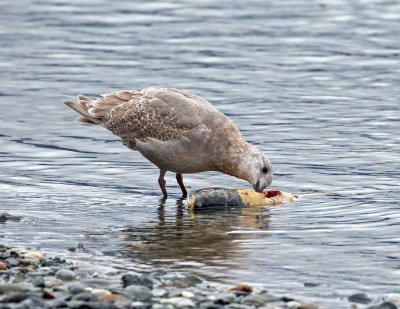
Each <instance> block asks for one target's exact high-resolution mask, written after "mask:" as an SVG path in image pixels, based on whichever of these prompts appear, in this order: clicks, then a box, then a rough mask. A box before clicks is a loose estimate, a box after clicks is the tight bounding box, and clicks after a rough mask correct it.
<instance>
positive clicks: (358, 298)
mask: <svg viewBox="0 0 400 309" xmlns="http://www.w3.org/2000/svg"><path fill="white" fill-rule="evenodd" d="M348 300H349V301H350V302H352V303H357V304H364V305H365V304H369V303H370V302H371V301H372V300H371V299H370V298H369V297H368V295H367V294H365V293H357V294H353V295H351V296H349V297H348Z"/></svg>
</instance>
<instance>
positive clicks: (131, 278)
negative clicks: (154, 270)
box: [122, 273, 153, 289]
mask: <svg viewBox="0 0 400 309" xmlns="http://www.w3.org/2000/svg"><path fill="white" fill-rule="evenodd" d="M122 282H123V286H124V287H127V286H129V285H142V286H145V287H148V288H149V289H152V288H153V281H152V280H151V279H150V278H149V276H147V275H140V274H135V273H127V274H126V275H124V276H122Z"/></svg>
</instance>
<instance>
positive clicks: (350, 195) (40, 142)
mask: <svg viewBox="0 0 400 309" xmlns="http://www.w3.org/2000/svg"><path fill="white" fill-rule="evenodd" d="M399 38H400V4H399V2H397V1H327V2H326V3H325V2H318V1H238V0H237V1H236V0H234V1H232V0H231V1H218V3H215V2H214V1H200V0H198V1H190V2H189V1H188V2H185V1H173V2H168V1H152V2H147V1H140V2H133V1H130V2H129V1H112V2H111V1H100V0H99V1H65V0H56V1H55V0H41V1H34V3H30V2H28V1H13V2H11V1H0V46H1V48H0V107H1V112H0V207H1V211H2V212H3V211H7V212H9V213H11V214H13V215H20V216H22V217H23V220H22V221H20V222H6V223H5V224H0V237H1V240H0V241H1V242H2V243H7V244H11V245H16V246H23V247H26V248H35V249H40V250H44V251H45V252H50V253H56V254H61V255H64V256H66V257H73V258H79V257H80V256H82V258H83V257H84V258H85V259H87V260H88V261H93V263H95V262H96V263H103V264H108V265H111V266H115V267H118V268H122V269H140V270H157V269H167V270H168V269H174V270H177V271H182V272H186V271H189V272H195V273H198V274H200V275H201V276H203V277H204V278H207V279H208V280H210V281H213V282H217V283H222V284H233V283H242V282H247V283H250V284H254V285H259V286H263V287H266V288H267V289H269V290H271V291H273V292H274V293H276V294H281V295H293V296H294V297H297V298H300V299H305V300H308V301H315V302H317V303H319V304H325V305H328V306H335V308H339V307H341V306H343V307H348V304H347V300H346V298H347V296H349V295H351V294H352V293H355V292H365V293H368V295H370V296H371V297H378V296H382V295H385V294H386V293H392V292H396V291H397V292H398V291H399V282H400V249H399V248H400V246H399V245H400V225H399V224H400V213H399V202H398V196H399V181H400V179H399V178H400V177H399V171H400V137H399V133H400V123H399V116H400V113H399V110H400V109H399V100H400V88H399V84H400V43H399ZM149 86H170V87H177V88H183V89H186V90H188V91H192V92H194V93H196V94H198V95H201V96H204V97H205V98H207V99H208V100H209V101H211V102H212V103H213V104H214V105H215V106H216V107H217V108H218V109H220V110H221V111H222V112H224V113H225V114H227V115H228V116H230V117H231V118H232V119H233V120H234V121H235V122H236V124H237V125H238V127H239V128H240V129H241V131H242V132H243V134H244V136H245V137H246V139H247V140H248V141H250V142H251V143H253V144H255V145H257V146H258V147H259V148H260V149H262V150H263V151H265V152H266V153H267V154H268V155H269V157H270V158H271V160H272V162H273V166H274V171H275V178H274V182H273V187H275V188H280V189H282V190H285V191H289V192H338V191H341V190H345V191H343V192H342V193H341V194H336V195H332V194H321V195H313V196H308V197H304V198H303V199H300V200H299V201H296V202H295V203H293V204H290V205H286V206H283V207H276V208H272V209H257V208H255V209H241V210H229V209H228V210H224V211H219V212H213V211H208V212H202V213H195V214H193V213H190V212H188V210H187V208H186V205H185V203H183V204H182V203H180V202H179V201H177V199H178V198H179V195H180V191H179V187H178V186H177V185H176V182H175V178H174V175H173V174H168V175H167V189H168V191H169V192H170V198H169V199H168V200H167V202H166V204H165V205H164V206H163V207H160V203H159V195H160V190H159V188H158V184H157V177H158V170H157V169H156V168H155V167H154V166H152V165H151V164H150V163H149V162H147V161H146V160H145V159H144V158H142V157H141V156H140V155H139V154H138V153H135V152H132V151H130V150H129V149H127V148H124V146H122V144H121V143H120V142H119V141H118V139H117V138H116V137H115V136H113V135H112V134H111V133H110V132H107V131H106V130H104V129H103V128H101V127H96V126H88V125H81V124H79V123H77V122H76V121H75V119H76V115H75V114H74V113H73V111H71V110H69V109H68V108H67V107H66V106H64V105H63V104H62V103H61V101H62V100H63V99H66V98H72V97H73V96H74V95H76V94H77V93H83V94H87V95H91V96H97V95H98V94H100V93H107V92H110V91H114V90H119V89H142V88H146V87H149ZM184 178H185V183H186V185H187V187H188V189H189V190H196V189H200V188H204V187H215V186H224V187H228V188H242V187H249V184H247V183H245V182H244V181H241V180H238V179H234V178H232V177H228V176H225V175H222V174H217V173H202V174H197V175H185V176H184ZM28 220H32V222H34V224H27V221H28ZM79 244H81V245H83V247H84V250H78V251H76V252H71V251H69V250H68V249H70V248H76V247H77V246H78V245H79ZM307 282H311V283H316V284H317V286H316V287H305V286H304V283H307ZM333 304H334V305H333Z"/></svg>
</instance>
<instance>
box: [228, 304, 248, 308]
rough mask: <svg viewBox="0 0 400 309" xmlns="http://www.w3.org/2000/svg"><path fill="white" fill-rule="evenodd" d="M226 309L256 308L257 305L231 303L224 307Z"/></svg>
mask: <svg viewBox="0 0 400 309" xmlns="http://www.w3.org/2000/svg"><path fill="white" fill-rule="evenodd" d="M224 308H225V309H255V308H256V307H255V306H249V305H244V304H230V305H228V306H225V307H224Z"/></svg>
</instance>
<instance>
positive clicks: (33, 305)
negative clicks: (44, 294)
mask: <svg viewBox="0 0 400 309" xmlns="http://www.w3.org/2000/svg"><path fill="white" fill-rule="evenodd" d="M46 308H49V307H48V306H47V304H46V303H45V301H43V300H41V299H40V298H39V297H30V298H27V299H25V300H24V301H22V302H20V303H19V304H18V305H16V306H15V307H14V309H46Z"/></svg>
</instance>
